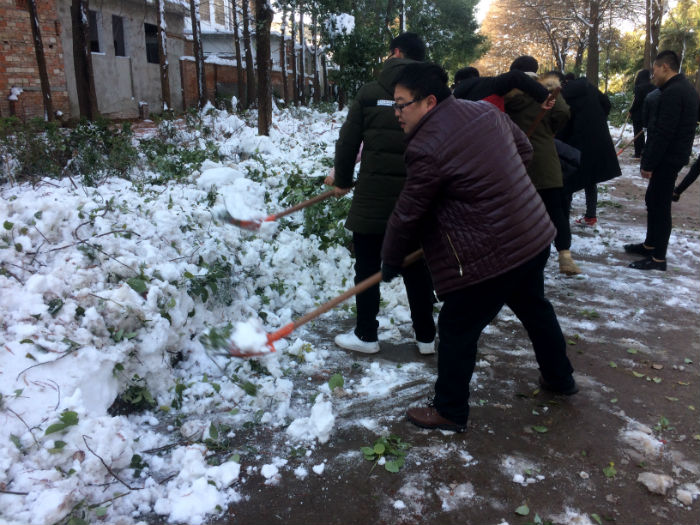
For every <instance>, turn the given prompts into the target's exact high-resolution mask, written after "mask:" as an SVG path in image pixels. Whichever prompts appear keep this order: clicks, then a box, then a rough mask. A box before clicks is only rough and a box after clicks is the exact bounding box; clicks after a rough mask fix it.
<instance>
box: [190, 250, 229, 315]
mask: <svg viewBox="0 0 700 525" xmlns="http://www.w3.org/2000/svg"><path fill="white" fill-rule="evenodd" d="M198 266H200V267H202V268H205V269H206V273H204V274H201V275H193V274H191V273H190V272H185V278H186V279H187V280H188V286H187V293H188V294H190V296H191V297H193V298H194V297H199V298H200V299H201V300H202V302H207V300H208V299H209V293H210V292H211V293H212V294H213V295H216V296H217V297H218V298H220V299H222V300H223V301H224V302H225V303H226V304H230V302H231V300H230V296H229V294H228V287H226V288H224V289H220V286H221V285H222V284H224V285H225V284H228V283H230V282H231V276H232V271H233V268H232V266H231V263H230V262H228V261H227V260H226V258H225V257H223V256H222V257H221V258H220V259H218V260H217V261H215V262H213V263H211V264H207V263H206V262H204V261H203V260H202V259H201V258H200V260H199V263H198Z"/></svg>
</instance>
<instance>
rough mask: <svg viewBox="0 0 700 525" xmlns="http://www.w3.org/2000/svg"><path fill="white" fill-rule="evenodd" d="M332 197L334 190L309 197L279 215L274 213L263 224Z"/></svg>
mask: <svg viewBox="0 0 700 525" xmlns="http://www.w3.org/2000/svg"><path fill="white" fill-rule="evenodd" d="M333 195H335V190H328V191H324V192H323V193H320V194H319V195H316V196H315V197H311V198H310V199H309V200H306V201H304V202H300V203H299V204H295V205H294V206H292V207H291V208H287V209H286V210H282V211H281V212H279V213H275V214H272V215H270V216H268V217H266V218H265V220H264V221H263V222H270V221H276V220H277V219H279V218H280V217H284V216H285V215H289V214H290V213H294V212H295V211H298V210H302V209H304V208H306V207H308V206H311V205H312V204H316V203H317V202H321V201H323V200H326V199H327V198H328V197H332V196H333Z"/></svg>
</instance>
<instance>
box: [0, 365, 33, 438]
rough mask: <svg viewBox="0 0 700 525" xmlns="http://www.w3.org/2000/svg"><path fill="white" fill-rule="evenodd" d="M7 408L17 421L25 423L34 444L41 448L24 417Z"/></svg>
mask: <svg viewBox="0 0 700 525" xmlns="http://www.w3.org/2000/svg"><path fill="white" fill-rule="evenodd" d="M17 377H19V376H17ZM5 408H6V409H7V410H8V411H10V413H12V414H13V415H14V416H15V417H16V418H17V419H19V420H20V421H21V422H22V423H24V426H25V427H27V430H29V435H30V436H32V439H33V440H34V444H36V446H37V447H39V446H40V445H39V442H38V441H37V440H36V437H34V432H32V427H30V426H29V425H27V422H26V421H25V420H24V419H22V416H20V415H19V414H18V413H17V412H15V411H14V410H12V409H11V408H10V407H7V406H6V407H5Z"/></svg>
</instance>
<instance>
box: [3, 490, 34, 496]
mask: <svg viewBox="0 0 700 525" xmlns="http://www.w3.org/2000/svg"><path fill="white" fill-rule="evenodd" d="M0 494H12V495H13V496H27V495H29V492H15V491H14V490H3V489H0Z"/></svg>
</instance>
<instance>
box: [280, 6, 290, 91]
mask: <svg viewBox="0 0 700 525" xmlns="http://www.w3.org/2000/svg"><path fill="white" fill-rule="evenodd" d="M286 32H287V6H286V5H284V6H282V28H281V33H282V36H281V39H280V67H281V68H282V96H283V97H284V102H285V104H286V103H287V102H289V83H288V82H287V44H286V42H285V40H284V38H285V34H286Z"/></svg>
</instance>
